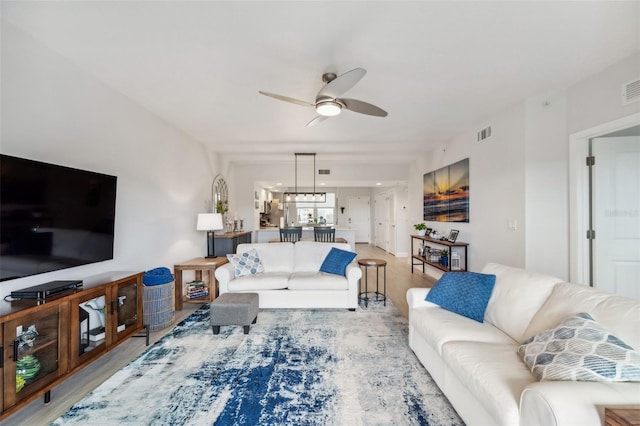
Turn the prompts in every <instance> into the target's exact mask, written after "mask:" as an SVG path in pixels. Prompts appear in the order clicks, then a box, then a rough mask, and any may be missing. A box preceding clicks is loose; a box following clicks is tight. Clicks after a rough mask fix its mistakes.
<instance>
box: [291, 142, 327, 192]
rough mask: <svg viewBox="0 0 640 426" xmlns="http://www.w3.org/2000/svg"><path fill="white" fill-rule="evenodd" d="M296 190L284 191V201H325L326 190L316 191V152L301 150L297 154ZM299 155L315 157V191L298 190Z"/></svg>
mask: <svg viewBox="0 0 640 426" xmlns="http://www.w3.org/2000/svg"><path fill="white" fill-rule="evenodd" d="M295 156H296V159H295V190H294V191H293V192H285V193H284V201H286V202H297V203H325V202H326V201H327V193H326V192H316V153H315V152H314V153H307V152H300V153H296V154H295ZM298 156H312V157H313V191H298Z"/></svg>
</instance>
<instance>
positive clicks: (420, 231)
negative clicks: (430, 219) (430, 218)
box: [413, 223, 427, 237]
mask: <svg viewBox="0 0 640 426" xmlns="http://www.w3.org/2000/svg"><path fill="white" fill-rule="evenodd" d="M413 227H414V228H416V231H418V235H420V236H421V237H424V234H426V233H427V225H426V224H425V223H416V224H415V225H413Z"/></svg>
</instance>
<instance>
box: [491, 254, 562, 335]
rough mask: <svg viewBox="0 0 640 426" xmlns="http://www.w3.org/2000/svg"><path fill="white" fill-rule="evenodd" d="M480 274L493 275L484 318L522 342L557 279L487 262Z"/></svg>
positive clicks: (558, 280)
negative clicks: (494, 283) (492, 284)
mask: <svg viewBox="0 0 640 426" xmlns="http://www.w3.org/2000/svg"><path fill="white" fill-rule="evenodd" d="M482 272H483V273H485V274H494V275H495V276H496V285H495V287H494V288H493V294H492V295H491V299H490V300H489V304H488V305H487V310H486V311H485V314H484V319H485V321H488V322H490V323H491V324H493V325H495V326H496V327H498V328H499V329H500V330H502V331H504V332H505V333H507V334H508V335H509V336H511V337H512V338H513V340H515V341H517V342H521V341H522V340H523V334H524V332H525V329H526V328H527V326H528V325H529V322H531V318H533V316H534V315H535V313H536V312H537V311H538V309H540V307H541V306H542V304H543V303H544V302H545V300H547V298H548V297H549V295H550V294H551V291H552V290H553V287H554V286H555V285H556V284H558V283H560V282H562V280H561V279H560V278H555V277H552V276H548V275H543V274H537V273H534V272H528V271H525V270H524V269H520V268H512V267H510V266H505V265H499V264H497V263H488V264H487V265H486V266H485V267H484V268H483V269H482Z"/></svg>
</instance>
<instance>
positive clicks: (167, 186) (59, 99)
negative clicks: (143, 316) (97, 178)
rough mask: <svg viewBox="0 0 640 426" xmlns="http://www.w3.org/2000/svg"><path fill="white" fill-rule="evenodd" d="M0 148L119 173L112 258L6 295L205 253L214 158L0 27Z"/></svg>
mask: <svg viewBox="0 0 640 426" xmlns="http://www.w3.org/2000/svg"><path fill="white" fill-rule="evenodd" d="M1 35H2V51H1V55H2V57H1V59H2V69H1V71H2V87H1V89H2V111H1V122H2V129H1V146H0V149H1V152H2V153H3V154H9V155H15V156H19V157H25V158H30V159H34V160H39V161H45V162H50V163H55V164H61V165H65V166H70V167H76V168H81V169H87V170H92V171H97V172H101V173H107V174H112V175H116V176H117V177H118V193H117V202H116V203H117V205H116V229H115V233H116V236H115V254H114V259H113V260H111V261H106V262H101V263H97V264H92V265H86V266H81V267H77V268H72V269H66V270H62V271H57V272H52V273H47V274H41V275H36V276H33V277H28V278H22V279H17V280H12V281H6V282H3V283H1V284H0V296H4V295H6V294H8V293H9V292H10V291H11V290H14V289H17V288H22V287H26V286H28V285H34V284H38V283H42V282H46V281H49V280H54V279H82V278H83V277H86V276H88V275H91V274H96V273H101V272H104V271H109V270H133V271H144V270H148V269H151V268H153V267H157V266H167V267H171V266H172V265H173V264H174V263H177V262H180V261H184V260H187V259H189V258H192V257H196V256H202V255H203V253H205V252H206V244H205V236H204V234H203V233H200V232H197V231H196V230H195V223H196V215H197V213H199V212H202V211H204V206H205V200H206V199H208V198H210V195H209V194H210V191H211V189H210V188H211V181H212V177H213V176H214V174H215V173H214V169H213V168H212V167H215V166H214V164H213V163H216V161H217V160H216V157H215V156H211V155H209V154H208V153H206V152H204V149H203V147H202V145H201V144H199V143H197V142H195V141H194V140H192V139H190V138H189V137H187V136H186V135H185V134H183V133H181V132H180V131H178V130H176V129H175V128H172V127H170V126H168V125H167V124H166V123H165V122H163V121H162V120H161V119H159V118H158V117H156V116H154V115H152V114H150V113H149V112H148V111H147V110H145V109H142V108H140V107H139V106H138V105H136V104H133V103H132V102H131V101H129V100H128V99H127V98H125V97H124V96H122V95H121V94H120V93H118V92H116V91H114V90H112V89H111V88H109V87H107V86H105V85H104V84H103V83H101V82H99V81H98V80H96V79H94V78H93V77H92V76H91V75H88V74H86V73H85V72H84V71H82V70H80V69H79V68H77V67H76V66H74V65H73V64H72V63H70V62H68V61H67V60H66V59H64V58H63V57H61V56H59V55H58V54H57V53H55V52H53V51H51V50H49V49H47V48H46V47H44V46H43V45H42V44H40V43H38V42H37V41H35V40H33V39H32V38H31V37H29V36H27V35H26V34H24V33H22V32H21V31H19V30H17V29H15V28H14V27H12V26H11V25H8V24H6V23H4V22H3V25H2V33H1Z"/></svg>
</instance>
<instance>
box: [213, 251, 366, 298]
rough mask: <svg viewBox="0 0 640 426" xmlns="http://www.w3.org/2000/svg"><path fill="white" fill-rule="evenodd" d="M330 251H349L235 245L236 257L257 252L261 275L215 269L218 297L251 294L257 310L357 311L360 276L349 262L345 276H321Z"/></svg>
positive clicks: (354, 264)
mask: <svg viewBox="0 0 640 426" xmlns="http://www.w3.org/2000/svg"><path fill="white" fill-rule="evenodd" d="M332 247H336V248H339V249H342V250H346V251H351V247H350V246H349V244H344V243H317V242H313V241H300V242H297V243H295V244H294V243H257V244H238V247H237V249H236V253H238V254H240V253H245V252H247V251H249V250H251V249H256V251H257V252H258V256H259V257H260V261H261V263H262V265H263V266H264V272H263V273H260V274H257V275H246V276H242V277H239V278H235V277H234V268H233V265H231V264H226V265H224V266H222V267H220V268H217V269H216V272H215V275H216V278H217V279H218V282H219V288H220V294H223V293H228V292H234V293H237V292H252V293H258V294H259V297H260V302H259V306H260V308H347V309H351V310H355V309H356V308H357V307H358V284H359V279H360V277H361V276H362V272H361V270H360V268H359V267H358V264H357V262H356V261H355V259H354V261H352V262H351V263H350V264H349V265H348V266H347V269H346V271H345V276H340V275H335V274H327V273H324V272H320V271H319V270H320V266H321V265H322V262H323V261H324V259H325V257H326V256H327V253H329V251H330V250H331V248H332Z"/></svg>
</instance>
